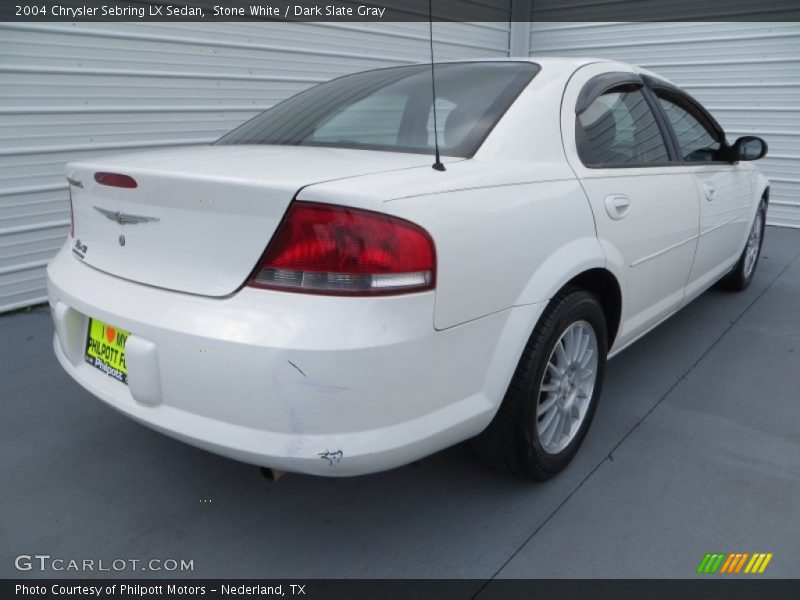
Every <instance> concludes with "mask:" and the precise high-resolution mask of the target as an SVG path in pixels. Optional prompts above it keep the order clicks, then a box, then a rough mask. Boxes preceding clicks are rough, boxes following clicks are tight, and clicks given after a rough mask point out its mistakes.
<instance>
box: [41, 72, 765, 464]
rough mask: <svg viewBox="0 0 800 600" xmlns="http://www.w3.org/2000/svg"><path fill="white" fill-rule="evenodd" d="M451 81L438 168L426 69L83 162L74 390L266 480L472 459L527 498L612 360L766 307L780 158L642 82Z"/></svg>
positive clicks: (478, 77) (60, 325)
mask: <svg viewBox="0 0 800 600" xmlns="http://www.w3.org/2000/svg"><path fill="white" fill-rule="evenodd" d="M435 71H436V87H437V99H436V112H437V113H438V120H437V123H438V124H439V125H440V126H439V127H438V130H439V131H438V133H439V143H440V146H441V150H442V155H443V156H444V160H443V162H444V164H445V167H446V170H444V171H442V170H437V169H433V168H431V165H432V162H433V150H434V128H433V116H432V113H433V112H434V111H433V110H432V101H431V98H432V93H431V80H430V77H431V72H430V65H416V66H408V67H398V68H389V69H381V70H376V71H370V72H366V73H358V74H355V75H350V76H347V77H342V78H340V79H337V80H334V81H331V82H328V83H325V84H322V85H320V86H317V87H314V88H311V89H309V90H307V91H304V92H302V93H300V94H298V95H297V96H294V97H293V98H290V99H288V100H286V101H285V102H283V103H281V104H278V105H277V106H275V107H273V108H272V109H270V110H268V111H266V112H264V113H262V114H261V115H259V116H257V117H255V118H254V119H252V120H251V121H249V122H247V123H245V124H244V125H242V126H241V127H239V128H238V129H236V130H234V131H233V132H231V133H230V134H228V135H226V136H224V137H223V138H222V139H220V140H219V141H218V142H217V143H215V144H212V145H209V146H203V147H193V148H188V149H175V150H166V151H158V152H147V153H141V154H133V155H129V156H121V157H114V158H108V159H91V160H86V161H83V162H76V163H72V164H70V165H68V167H67V175H68V179H69V183H70V191H71V196H72V211H73V232H72V235H71V237H70V239H69V240H68V243H67V244H66V245H65V246H64V248H63V249H62V250H61V252H60V253H59V254H58V255H57V256H56V258H55V259H54V260H53V261H52V262H51V264H50V266H49V268H48V278H49V295H50V303H51V306H52V315H53V319H54V321H55V328H56V336H55V340H54V346H55V352H56V356H57V357H58V360H59V361H60V362H61V364H62V365H63V367H64V369H66V371H67V372H68V373H69V374H70V375H71V376H72V377H73V378H74V379H75V380H76V381H78V382H79V383H80V384H81V385H82V386H84V387H85V388H86V389H87V390H89V391H90V392H92V393H93V394H95V395H96V396H99V397H100V398H101V399H103V400H104V401H105V402H107V403H108V404H110V405H111V406H113V407H114V408H116V409H117V410H119V411H121V412H123V413H125V414H126V415H128V416H130V417H132V418H134V419H136V420H138V421H140V422H142V423H144V424H146V425H148V426H150V427H153V428H155V429H157V430H159V431H162V432H164V433H166V434H167V435H171V436H173V437H176V438H178V439H180V440H183V441H186V442H188V443H190V444H195V445H197V446H200V447H202V448H206V449H208V450H211V451H213V452H218V453H220V454H223V455H226V456H230V457H233V458H236V459H239V460H242V461H247V462H251V463H254V464H257V465H261V466H264V467H268V468H272V469H275V470H283V471H295V472H304V473H313V474H322V475H354V474H359V473H367V472H372V471H379V470H382V469H387V468H391V467H394V466H397V465H402V464H404V463H408V462H409V461H413V460H415V459H417V458H420V457H422V456H425V455H428V454H430V453H432V452H435V451H437V450H439V449H441V448H445V447H447V446H450V445H452V444H455V443H456V442H459V441H461V440H465V439H468V438H473V437H476V436H477V438H476V440H475V446H476V448H477V449H478V451H479V452H480V453H481V454H482V455H484V456H485V457H486V458H487V459H489V460H490V461H491V462H493V463H495V464H497V465H498V466H500V467H503V468H505V469H507V470H509V471H511V472H512V473H514V474H517V475H521V476H525V477H530V478H533V479H545V478H547V477H550V476H552V475H553V474H555V473H556V472H558V471H559V470H560V469H562V468H563V467H564V466H565V465H566V464H567V463H568V462H569V461H570V459H571V458H572V456H573V455H574V454H575V452H576V450H577V449H578V446H579V445H580V443H581V441H582V439H583V437H584V435H585V434H586V430H587V428H588V427H589V423H590V422H591V419H592V415H593V413H594V411H595V408H596V406H597V403H598V399H599V396H600V391H601V387H602V383H603V372H604V367H605V363H606V358H607V356H609V355H613V354H615V353H617V352H619V351H620V350H621V349H623V348H624V347H625V346H627V345H628V344H630V343H632V342H633V341H634V340H636V339H637V338H638V337H640V336H641V335H643V334H644V333H646V332H647V331H648V330H650V329H651V328H653V327H654V326H656V325H657V324H658V323H660V322H661V321H663V320H664V319H665V318H667V317H668V316H669V315H671V314H672V313H674V312H675V311H676V310H678V309H679V308H680V307H681V306H683V305H685V304H686V303H687V302H689V301H690V300H691V299H693V298H694V297H696V296H697V295H698V294H700V293H701V292H702V291H703V290H705V289H706V288H708V287H709V286H711V285H712V284H714V283H715V282H717V281H719V280H722V281H723V283H725V284H726V285H727V286H728V287H729V288H734V289H743V288H745V287H746V286H747V285H748V284H749V283H750V280H751V278H752V277H753V272H754V269H755V267H756V263H757V261H758V256H759V251H760V248H761V241H762V238H763V232H764V216H765V212H766V205H767V201H768V188H767V181H766V179H765V178H764V177H763V176H762V175H761V174H760V173H759V172H758V171H757V170H756V169H755V168H754V167H753V165H752V163H750V162H747V161H751V160H754V159H757V158H760V157H761V156H763V155H764V153H765V152H766V145H765V143H764V142H763V141H762V140H761V139H760V138H757V137H745V138H740V139H739V140H737V141H736V142H735V143H733V144H729V143H728V142H727V141H726V139H725V135H724V132H723V131H722V130H721V129H720V127H719V125H718V124H717V122H716V121H715V120H714V119H713V118H712V117H711V116H710V115H709V114H708V113H707V112H706V111H705V110H704V109H703V107H702V106H700V105H699V104H698V103H697V102H696V101H695V100H693V99H692V98H691V97H689V96H688V95H686V94H685V93H684V92H682V91H681V90H680V89H679V88H677V87H676V86H674V85H672V84H671V83H669V82H667V81H665V80H663V79H661V78H659V77H658V76H656V75H654V74H652V73H649V72H645V71H643V70H641V69H637V68H636V67H631V66H629V65H625V64H620V63H614V62H607V61H598V60H582V59H555V58H543V59H541V60H536V59H532V60H530V61H519V60H505V61H472V62H460V63H441V64H437V65H436V68H435ZM609 400H612V401H613V398H612V399H609Z"/></svg>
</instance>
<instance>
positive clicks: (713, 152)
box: [656, 92, 725, 163]
mask: <svg viewBox="0 0 800 600" xmlns="http://www.w3.org/2000/svg"><path fill="white" fill-rule="evenodd" d="M656 93H657V94H658V101H659V102H660V103H661V107H662V108H663V109H664V113H666V115H667V119H668V120H669V122H670V124H671V125H672V129H673V130H674V131H675V137H676V138H677V140H678V146H679V147H680V153H681V157H682V158H683V160H685V161H686V162H691V163H697V162H709V161H721V160H725V156H724V148H723V147H722V144H721V143H720V141H719V140H718V139H717V135H716V134H715V133H714V132H713V130H711V129H710V128H709V127H707V126H706V125H704V124H703V123H702V122H701V121H700V120H699V119H698V118H697V117H696V116H694V115H693V114H692V113H690V112H689V111H688V110H686V109H685V108H683V107H682V106H680V105H679V104H676V103H675V102H674V101H672V100H670V99H669V98H668V97H665V96H664V95H663V94H662V93H660V92H656Z"/></svg>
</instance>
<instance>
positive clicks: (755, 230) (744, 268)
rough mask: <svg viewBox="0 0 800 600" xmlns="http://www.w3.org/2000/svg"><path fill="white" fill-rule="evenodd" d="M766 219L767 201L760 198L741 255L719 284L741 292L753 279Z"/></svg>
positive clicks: (762, 241)
mask: <svg viewBox="0 0 800 600" xmlns="http://www.w3.org/2000/svg"><path fill="white" fill-rule="evenodd" d="M766 220H767V202H766V200H762V201H761V204H759V206H758V210H757V211H756V216H755V218H754V219H753V225H752V227H751V228H750V235H748V236H747V243H746V244H745V246H744V250H742V255H741V256H740V257H739V262H737V263H736V266H735V267H734V268H733V271H731V272H730V273H729V274H728V275H727V276H726V277H725V278H724V279H722V280H721V281H720V285H721V286H722V287H724V288H727V289H729V290H733V291H736V292H741V291H742V290H746V289H747V288H748V286H749V285H750V282H752V281H753V275H755V272H756V266H757V265H758V259H759V257H760V256H761V246H762V245H763V243H764V227H765V224H766Z"/></svg>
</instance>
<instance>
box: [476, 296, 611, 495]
mask: <svg viewBox="0 0 800 600" xmlns="http://www.w3.org/2000/svg"><path fill="white" fill-rule="evenodd" d="M606 351H607V333H606V323H605V317H604V313H603V309H602V307H601V306H600V303H599V302H598V300H597V298H596V297H595V296H594V295H593V294H591V293H589V292H587V291H585V290H582V289H576V288H566V289H565V290H563V291H562V292H560V293H559V294H558V295H557V296H556V297H555V298H553V300H552V301H551V303H550V305H549V306H548V308H547V310H546V311H545V313H544V314H543V315H542V317H541V319H540V320H539V323H538V324H537V326H536V328H535V330H534V332H533V334H532V335H531V337H530V339H529V340H528V343H527V344H526V346H525V350H524V352H523V354H522V357H521V359H520V362H519V364H518V365H517V369H516V371H515V373H514V377H513V379H512V381H511V385H510V386H509V388H508V391H507V392H506V396H505V398H504V399H503V403H502V405H501V406H500V409H499V410H498V413H497V415H496V416H495V418H494V420H493V421H492V422H491V424H490V425H489V427H487V429H486V430H485V431H484V432H483V433H482V434H481V435H480V436H478V437H477V438H476V439H475V440H474V446H475V448H476V450H477V451H478V453H479V454H480V455H481V456H482V457H483V458H484V459H485V460H487V461H488V462H490V463H491V464H493V465H495V466H498V467H500V468H502V469H504V470H507V471H510V472H511V473H513V474H515V475H518V476H521V477H527V478H530V479H534V480H539V481H542V480H545V479H549V478H550V477H552V476H553V475H555V474H556V473H558V472H559V471H561V470H562V469H563V468H564V467H566V466H567V464H569V462H570V461H571V460H572V457H573V456H574V455H575V453H576V452H577V450H578V448H579V447H580V445H581V442H582V441H583V438H584V437H585V435H586V431H587V430H588V428H589V424H590V423H591V421H592V417H593V416H594V411H595V408H596V406H597V402H598V399H599V397H600V392H601V389H602V385H603V375H604V373H605V364H606Z"/></svg>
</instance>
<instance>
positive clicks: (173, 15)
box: [0, 0, 800, 23]
mask: <svg viewBox="0 0 800 600" xmlns="http://www.w3.org/2000/svg"><path fill="white" fill-rule="evenodd" d="M245 20H267V21H314V22H328V21H331V22H334V21H365V22H375V21H378V22H397V21H427V20H428V0H364V1H356V0H175V1H172V2H160V1H157V0H155V1H154V0H3V2H2V3H0V21H29V22H44V21H76V22H80V21H245ZM433 20H434V21H485V22H505V23H507V22H514V21H516V22H527V21H537V22H583V21H781V22H786V21H800V2H798V1H797V0H771V1H770V2H758V1H751V2H743V1H742V0H695V1H694V2H690V3H689V2H687V3H684V2H668V1H665V0H433Z"/></svg>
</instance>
